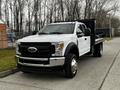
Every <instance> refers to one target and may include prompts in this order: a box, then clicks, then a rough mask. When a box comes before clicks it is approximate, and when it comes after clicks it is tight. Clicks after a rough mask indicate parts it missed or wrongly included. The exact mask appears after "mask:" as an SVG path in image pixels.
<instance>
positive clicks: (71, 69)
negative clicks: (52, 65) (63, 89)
mask: <svg viewBox="0 0 120 90" xmlns="http://www.w3.org/2000/svg"><path fill="white" fill-rule="evenodd" d="M65 61H66V62H65V67H64V69H65V76H66V77H67V78H73V77H74V76H75V75H76V73H77V57H76V55H74V54H68V55H67V56H66V59H65Z"/></svg>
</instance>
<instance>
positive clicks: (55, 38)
mask: <svg viewBox="0 0 120 90" xmlns="http://www.w3.org/2000/svg"><path fill="white" fill-rule="evenodd" d="M73 38H74V34H51V35H33V36H28V37H24V38H22V39H19V40H18V42H60V41H66V40H68V39H73Z"/></svg>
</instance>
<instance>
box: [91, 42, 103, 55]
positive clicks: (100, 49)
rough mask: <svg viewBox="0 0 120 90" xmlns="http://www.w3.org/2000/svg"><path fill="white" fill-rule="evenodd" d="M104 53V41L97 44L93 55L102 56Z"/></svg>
mask: <svg viewBox="0 0 120 90" xmlns="http://www.w3.org/2000/svg"><path fill="white" fill-rule="evenodd" d="M102 55H103V43H100V44H97V45H95V46H94V49H93V56H94V57H102Z"/></svg>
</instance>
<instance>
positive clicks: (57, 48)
mask: <svg viewBox="0 0 120 90" xmlns="http://www.w3.org/2000/svg"><path fill="white" fill-rule="evenodd" d="M52 45H55V54H52V56H62V51H63V48H64V42H54V43H52Z"/></svg>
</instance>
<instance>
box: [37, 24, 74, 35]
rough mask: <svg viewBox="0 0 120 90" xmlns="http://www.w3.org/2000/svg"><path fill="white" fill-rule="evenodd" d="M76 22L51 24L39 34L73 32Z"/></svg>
mask: <svg viewBox="0 0 120 90" xmlns="http://www.w3.org/2000/svg"><path fill="white" fill-rule="evenodd" d="M74 27H75V24H73V23H70V24H51V25H47V26H46V27H44V28H43V29H42V30H41V31H39V34H72V33H73V32H74Z"/></svg>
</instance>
